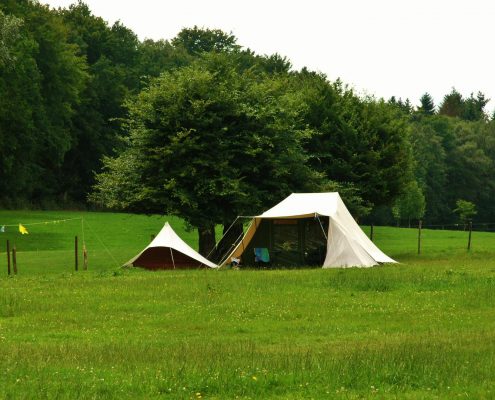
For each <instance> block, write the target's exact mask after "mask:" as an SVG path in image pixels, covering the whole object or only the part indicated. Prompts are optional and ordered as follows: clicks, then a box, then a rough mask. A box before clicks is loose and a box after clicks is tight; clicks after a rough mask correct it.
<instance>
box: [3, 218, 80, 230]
mask: <svg viewBox="0 0 495 400" xmlns="http://www.w3.org/2000/svg"><path fill="white" fill-rule="evenodd" d="M82 219H83V218H82V217H77V218H67V219H54V220H51V221H44V222H30V223H28V224H22V223H21V225H22V226H32V225H48V224H58V223H60V222H67V221H76V220H82ZM0 226H4V227H6V228H7V227H18V226H19V224H0Z"/></svg>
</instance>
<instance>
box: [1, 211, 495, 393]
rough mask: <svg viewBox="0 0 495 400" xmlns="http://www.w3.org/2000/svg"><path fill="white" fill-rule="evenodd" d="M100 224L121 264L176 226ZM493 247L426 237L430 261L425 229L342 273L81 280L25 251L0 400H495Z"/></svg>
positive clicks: (383, 240) (385, 233) (96, 219)
mask: <svg viewBox="0 0 495 400" xmlns="http://www.w3.org/2000/svg"><path fill="white" fill-rule="evenodd" d="M65 215H66V214H62V216H65ZM53 216H56V217H58V216H59V214H53ZM0 217H3V218H4V219H5V217H6V215H2V213H0ZM20 217H22V221H20V222H24V220H25V219H26V220H29V217H32V216H31V215H30V213H26V215H18V216H14V217H12V219H13V220H16V219H18V218H20ZM45 217H46V215H45V214H44V213H42V214H41V215H40V216H39V218H40V219H43V218H45ZM32 218H33V220H34V217H32ZM37 218H38V217H37ZM87 218H88V220H89V219H90V218H92V221H93V222H92V224H93V229H95V230H96V231H97V232H98V234H101V239H102V240H103V241H104V244H105V246H106V247H107V248H108V250H109V251H110V252H113V254H114V257H115V258H119V257H120V258H121V259H123V260H126V259H127V257H130V256H132V255H133V253H134V252H136V251H138V250H139V249H140V248H141V246H143V245H145V244H146V242H147V241H149V238H148V236H149V235H150V234H151V233H153V232H156V231H157V230H158V229H159V228H160V227H161V225H162V223H163V219H160V218H158V217H137V216H127V215H120V214H93V215H90V214H87ZM123 221H126V223H127V224H125V223H124V222H123ZM177 222H179V223H177V224H176V226H174V228H176V229H177V230H178V231H179V234H181V235H182V234H184V236H186V237H188V239H186V240H188V241H190V243H191V244H192V245H194V242H193V240H194V233H191V234H190V236H188V233H187V232H185V231H183V225H182V224H181V223H180V221H177ZM1 223H2V219H1V218H0V224H1ZM90 223H91V222H90ZM61 227H62V225H61ZM124 227H125V232H124ZM32 232H33V231H32ZM143 232H144V233H143ZM66 233H67V234H70V235H71V236H72V232H69V231H68V230H67V232H65V233H63V234H64V235H65V234H66ZM134 233H135V235H134ZM32 234H34V233H32ZM40 234H41V232H40ZM492 235H493V234H481V233H476V234H475V235H474V237H473V250H472V251H471V252H469V253H468V252H467V251H466V250H465V249H464V247H463V244H464V243H467V242H466V241H465V240H464V239H467V238H465V235H464V233H463V232H439V231H434V232H431V234H430V232H426V234H425V236H424V245H425V247H424V254H422V255H421V256H418V255H417V254H415V247H414V246H413V245H411V240H412V241H414V239H415V232H414V231H413V230H411V231H409V230H407V229H393V228H378V229H375V237H376V240H377V242H378V245H379V246H380V247H381V248H383V249H384V250H385V251H386V252H388V253H389V254H390V255H391V256H392V257H395V258H396V259H398V261H401V264H399V265H389V266H380V267H377V268H371V269H345V270H321V269H299V270H274V271H270V270H265V271H256V270H240V271H239V270H224V271H209V270H198V271H166V272H149V271H142V270H138V269H130V270H127V269H120V268H118V267H117V266H114V265H112V263H111V261H112V259H111V258H107V259H106V261H105V259H104V258H103V257H102V258H101V259H100V261H98V262H101V264H98V263H97V262H96V261H93V262H90V269H89V271H80V272H79V273H75V272H73V268H72V266H71V265H70V262H71V260H72V258H71V257H69V261H68V262H67V263H68V264H69V265H67V266H65V265H64V262H65V261H63V260H65V258H64V257H62V256H57V253H55V255H54V254H52V253H51V252H53V251H55V252H56V251H57V250H53V249H51V250H48V249H46V250H38V251H36V249H35V245H34V244H33V243H32V242H30V243H26V244H25V247H24V244H23V245H22V246H23V247H24V248H25V249H26V254H24V257H25V258H24V257H23V258H22V259H23V263H22V264H20V266H19V269H20V274H19V275H18V276H17V277H11V278H7V277H6V274H2V275H0V276H1V278H0V371H1V373H0V398H12V399H13V398H22V399H32V398H46V399H52V398H67V399H74V398H84V399H93V398H98V399H99V398H109V399H114V398H115V399H117V398H118V399H122V398H132V399H135V398H146V399H153V398H157V399H158V398H170V399H190V398H193V399H198V398H208V399H235V398H244V399H247V398H251V399H264V398H274V399H301V398H315V399H320V398H342V399H358V398H380V399H382V398H383V399H396V398H401V399H402V398H406V399H424V398H434V399H437V398H442V399H450V398H457V397H461V398H466V397H468V398H493V397H495V394H494V387H495V378H494V376H495V375H494V374H493V371H494V368H495V365H494V364H495V354H494V353H495V346H494V345H493V343H495V257H494V256H495V250H493V249H495V247H492V245H493V244H495V240H494V237H495V235H493V236H492ZM451 236H452V237H451ZM0 237H1V236H0ZM33 238H34V236H30V237H24V238H22V240H27V239H30V240H33ZM89 238H90V236H89V237H88V238H87V243H88V245H89V246H88V247H89V248H90V249H92V251H95V250H96V251H100V250H105V249H103V248H100V247H98V244H97V242H96V241H95V242H93V241H92V240H90V239H89ZM14 239H16V240H17V239H18V238H17V237H14ZM33 241H34V240H33ZM428 241H429V242H428ZM442 242H444V244H445V246H444V247H445V248H446V249H447V250H445V251H444V247H442V246H441V243H442ZM19 243H22V242H19ZM57 243H59V242H58V239H53V240H50V241H48V242H47V243H46V245H47V246H48V245H52V244H53V247H56V246H60V247H63V244H57ZM427 243H429V245H427ZM72 245H73V243H72V240H70V239H69V240H68V242H67V246H70V248H71V247H72ZM29 246H31V247H29ZM99 246H101V247H103V246H102V245H101V244H100V245H99ZM428 246H430V247H428ZM67 251H70V249H67ZM124 252H126V253H125V254H124ZM90 254H91V253H90ZM38 255H39V258H36V257H38ZM4 256H5V254H4V253H3V254H1V255H0V263H2V262H4V261H3V258H4ZM28 256H29V257H28ZM31 256H36V257H34V259H31ZM42 256H46V257H45V258H42ZM28 260H30V261H29V263H31V264H29V263H28ZM41 260H46V262H47V263H46V264H45V263H44V262H43V263H42V262H41ZM50 260H52V261H53V266H51V265H50ZM90 260H91V259H90ZM0 265H1V266H3V264H0Z"/></svg>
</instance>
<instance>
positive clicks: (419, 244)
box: [418, 220, 423, 254]
mask: <svg viewBox="0 0 495 400" xmlns="http://www.w3.org/2000/svg"><path fill="white" fill-rule="evenodd" d="M422 224H423V221H421V220H419V224H418V254H421V226H422Z"/></svg>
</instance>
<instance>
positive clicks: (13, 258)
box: [12, 244, 17, 275]
mask: <svg viewBox="0 0 495 400" xmlns="http://www.w3.org/2000/svg"><path fill="white" fill-rule="evenodd" d="M12 266H13V267H14V275H17V250H16V248H15V244H14V248H13V249H12Z"/></svg>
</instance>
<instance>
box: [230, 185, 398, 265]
mask: <svg viewBox="0 0 495 400" xmlns="http://www.w3.org/2000/svg"><path fill="white" fill-rule="evenodd" d="M260 247H262V248H267V249H268V252H269V253H270V262H271V263H272V264H278V265H285V266H291V265H322V266H323V268H338V267H353V266H356V267H371V266H374V265H377V264H380V263H395V261H394V260H392V259H391V258H390V257H388V256H387V255H385V254H384V253H383V252H382V251H381V250H380V249H378V247H376V245H375V244H374V243H373V242H372V241H371V240H370V239H369V238H368V237H367V236H366V234H365V233H364V232H363V231H362V229H361V228H360V227H359V225H358V224H357V223H356V221H355V220H354V218H353V217H352V215H351V214H350V213H349V211H348V210H347V207H346V206H345V204H344V202H343V201H342V199H341V198H340V195H339V194H338V193H293V194H291V195H290V196H289V197H287V198H286V199H285V200H283V201H282V202H280V203H279V204H277V205H276V206H275V207H273V208H271V209H270V210H268V211H266V212H264V213H263V214H261V215H258V216H256V217H254V219H253V220H252V222H251V224H250V225H249V227H248V229H247V231H246V233H245V235H244V237H243V238H242V239H241V241H240V242H239V244H238V245H237V246H236V247H235V248H234V250H233V251H232V253H231V254H229V255H228V256H227V257H226V259H225V260H224V261H223V263H222V264H223V265H225V264H227V263H229V262H230V260H231V259H232V258H233V257H234V258H241V260H242V263H243V264H244V265H253V264H254V249H255V248H260Z"/></svg>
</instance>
